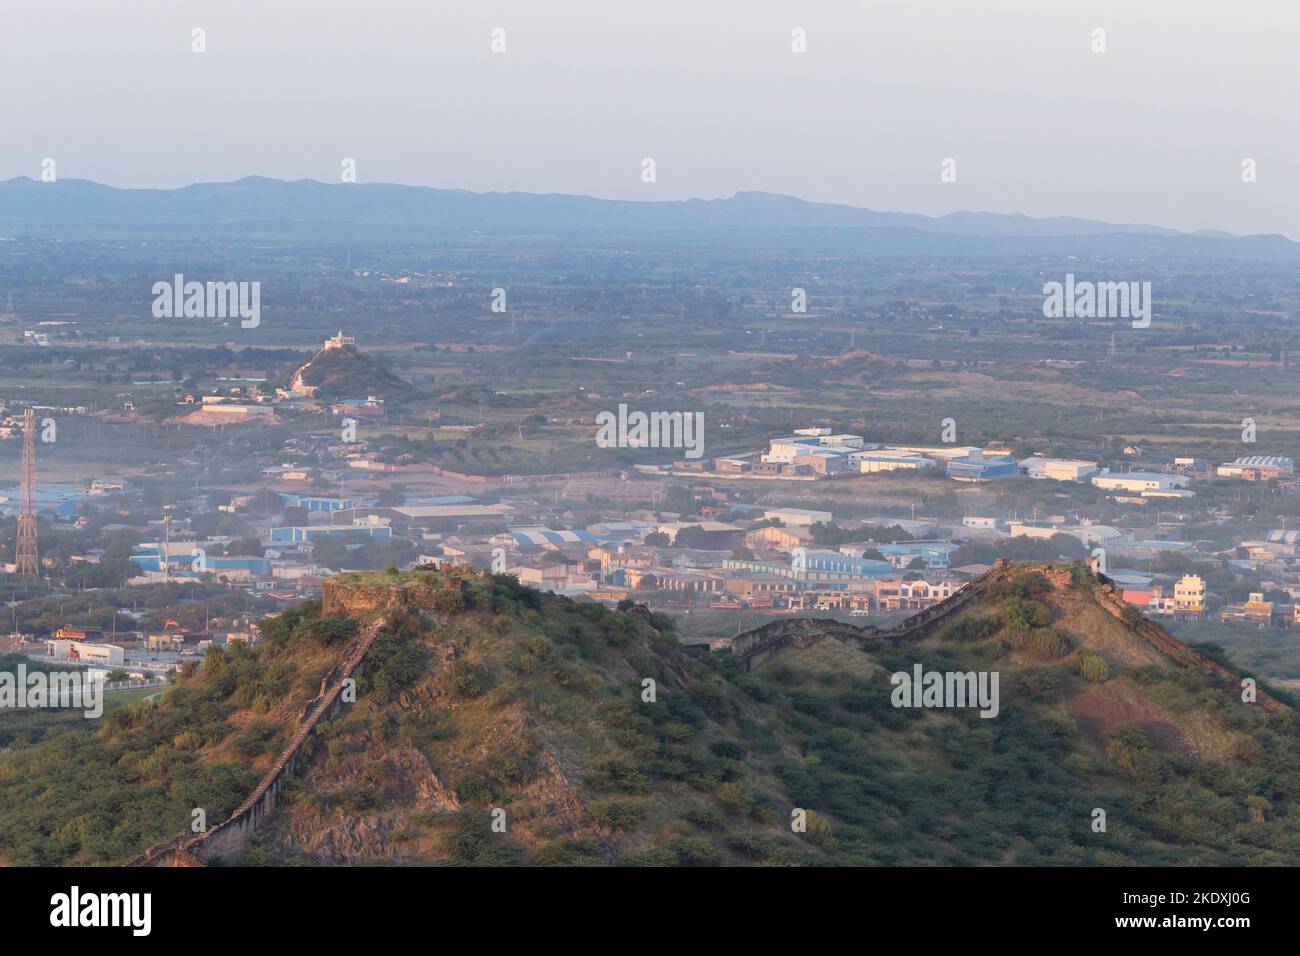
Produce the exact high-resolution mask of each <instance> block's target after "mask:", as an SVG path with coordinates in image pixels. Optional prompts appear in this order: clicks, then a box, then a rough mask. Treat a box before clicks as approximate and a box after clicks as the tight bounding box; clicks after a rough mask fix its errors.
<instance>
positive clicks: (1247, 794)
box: [0, 569, 1300, 865]
mask: <svg viewBox="0 0 1300 956" xmlns="http://www.w3.org/2000/svg"><path fill="white" fill-rule="evenodd" d="M1048 570H1053V569H1048ZM1057 572H1059V573H1057ZM428 576H429V572H411V573H408V574H406V575H401V576H396V577H393V576H390V575H382V574H372V575H359V576H352V577H349V578H347V579H346V581H348V582H350V583H354V584H356V585H357V586H358V587H362V588H372V589H379V590H380V591H381V592H382V589H383V588H385V587H388V586H395V585H398V584H402V583H407V582H411V581H418V580H422V579H423V580H427V579H428ZM464 588H465V590H464V591H448V592H446V593H445V594H442V595H439V597H438V599H437V601H436V602H434V603H433V604H432V605H431V606H430V607H428V608H426V609H419V608H414V607H406V608H402V609H399V610H396V611H394V612H392V613H390V615H389V617H388V621H387V624H386V625H385V627H384V628H383V630H382V631H381V632H380V635H379V637H378V638H377V639H376V641H375V643H374V644H373V645H372V647H371V649H370V651H369V652H368V654H367V655H366V668H365V672H364V676H363V677H361V678H360V680H359V683H358V687H357V697H356V701H355V702H354V703H349V704H347V705H346V706H345V707H344V709H343V710H342V711H341V712H340V713H339V714H338V715H337V717H336V718H335V719H334V720H331V721H329V722H328V723H327V724H325V725H323V727H322V728H321V729H320V730H319V731H318V732H317V733H316V734H315V735H314V736H313V737H311V738H308V741H307V744H306V745H305V750H304V756H305V757H306V758H307V759H306V760H304V761H301V763H302V765H303V769H302V770H301V771H300V772H299V774H298V775H297V777H296V778H295V779H294V780H293V781H292V782H291V783H290V784H289V785H288V787H287V788H286V789H285V791H284V793H283V794H282V796H281V802H280V805H279V806H278V807H277V808H276V810H275V812H274V813H273V814H272V815H271V818H270V819H269V821H268V822H267V823H266V824H265V825H264V826H263V827H262V828H260V829H259V830H258V832H257V835H256V837H255V839H254V842H253V844H252V846H251V847H250V848H248V849H247V851H246V852H245V853H244V856H243V862H247V863H259V864H289V863H312V864H317V863H332V864H341V863H362V862H391V863H422V864H428V863H436V864H584V865H588V864H590V865H608V864H614V865H708V864H796V865H798V864H803V865H826V864H884V865H899V864H904V865H931V864H935V863H939V864H1039V865H1041V864H1054V865H1057V864H1059V865H1117V864H1127V863H1139V864H1142V863H1145V864H1161V865H1175V864H1192V863H1204V864H1296V863H1298V862H1300V828H1298V827H1297V826H1296V824H1297V822H1300V741H1298V740H1297V736H1296V731H1295V728H1294V725H1293V721H1292V715H1291V713H1290V712H1289V710H1287V709H1286V708H1285V707H1282V706H1278V707H1276V708H1275V709H1273V710H1270V709H1267V708H1265V707H1262V706H1260V705H1258V704H1248V703H1243V702H1242V701H1241V691H1240V688H1239V687H1237V686H1236V684H1235V683H1234V682H1232V681H1230V680H1229V679H1228V678H1226V677H1224V676H1222V675H1216V674H1214V673H1206V672H1204V671H1203V670H1201V669H1199V668H1197V667H1194V666H1187V664H1185V663H1178V662H1175V661H1174V660H1172V659H1171V658H1170V657H1169V656H1168V655H1167V654H1166V653H1164V652H1162V651H1161V650H1159V649H1157V648H1156V647H1155V646H1153V644H1152V643H1151V641H1150V640H1147V639H1144V638H1142V637H1141V636H1139V635H1138V634H1136V633H1135V632H1134V629H1133V626H1132V624H1133V622H1132V621H1131V620H1129V621H1126V620H1123V619H1121V618H1119V617H1116V616H1115V615H1114V614H1112V613H1110V612H1109V611H1107V610H1106V608H1105V607H1104V606H1103V605H1102V603H1100V602H1099V600H1098V583H1097V581H1096V579H1094V578H1092V577H1091V576H1089V575H1087V574H1086V573H1083V572H1082V571H1081V570H1080V569H1074V570H1073V572H1070V571H1068V570H1064V571H1062V570H1061V569H1055V570H1054V572H1053V574H1052V575H1051V576H1050V579H1049V576H1045V575H1044V574H1042V573H1040V572H1039V570H1035V569H1019V570H1016V571H1008V572H1007V573H1006V574H1004V575H1003V576H1002V577H1001V578H999V579H998V580H997V581H995V582H994V583H993V584H991V585H990V586H989V587H988V588H987V589H985V590H984V591H982V593H980V594H978V596H976V597H975V598H974V599H972V600H970V601H969V602H968V603H967V604H965V606H963V607H962V608H961V610H960V611H958V612H957V613H955V614H953V615H951V616H947V617H941V618H940V619H939V620H938V621H937V622H935V623H934V625H933V627H930V628H929V629H928V630H927V631H924V632H918V633H917V635H916V639H915V640H909V641H906V642H899V643H891V642H890V641H889V640H888V639H887V636H882V637H873V636H871V635H870V634H869V633H866V632H864V635H863V636H862V638H861V639H854V640H848V641H843V640H840V639H837V638H831V637H827V638H823V639H821V640H814V641H812V642H811V643H809V642H807V641H801V642H800V643H802V644H804V645H805V646H802V647H797V648H795V647H792V648H788V649H785V650H782V651H778V652H777V653H776V654H775V655H773V656H771V657H770V658H768V659H767V660H765V661H764V662H763V663H762V664H760V665H758V666H756V667H755V668H754V669H753V670H746V669H745V665H746V661H744V660H742V659H741V658H738V657H736V656H734V655H733V654H731V653H730V652H724V653H714V654H712V655H708V656H702V655H701V654H698V653H696V652H695V651H694V650H692V651H688V650H686V649H685V648H683V647H682V646H681V645H680V644H679V642H678V641H677V639H676V637H675V635H674V633H673V631H672V629H671V626H670V622H668V621H667V620H666V619H664V618H662V617H661V616H658V615H650V614H648V613H646V612H644V611H643V610H638V611H634V612H632V613H619V612H614V611H610V610H607V609H604V608H601V607H598V606H594V605H584V604H575V603H573V602H570V601H567V600H563V599H558V598H554V597H550V596H543V595H541V594H539V593H537V592H535V591H532V590H530V589H527V588H523V587H521V586H519V585H518V584H517V583H516V582H515V581H514V579H512V578H505V577H495V578H494V577H490V576H477V575H471V576H467V577H466V578H465V579H464ZM355 626H356V625H355V624H354V623H352V622H349V621H348V620H346V619H344V618H341V617H333V616H322V614H321V610H320V606H319V605H317V604H309V605H305V606H303V607H302V608H300V609H297V610H295V611H291V612H288V613H286V614H283V615H281V616H280V617H279V618H277V619H274V620H272V621H268V622H267V625H266V628H265V637H266V639H265V640H264V641H263V642H262V644H261V645H259V646H257V647H254V648H251V649H250V648H245V647H242V646H235V647H232V648H229V649H227V650H225V651H213V652H211V653H210V654H209V656H208V658H207V659H206V660H205V661H204V662H203V664H202V666H201V667H198V668H195V669H194V671H193V673H190V674H188V675H187V676H186V677H185V678H184V679H183V680H182V682H181V684H180V686H179V687H177V688H176V689H173V690H171V691H169V692H168V693H167V694H166V695H164V696H163V697H162V698H161V699H160V700H159V702H158V703H157V704H155V705H147V704H146V705H134V706H133V707H131V708H124V709H122V710H121V711H120V714H121V716H118V715H117V714H115V715H114V716H113V717H112V718H111V719H109V720H108V722H107V724H106V726H104V727H103V728H101V729H99V730H97V731H93V730H89V731H88V730H83V729H81V728H74V729H72V730H60V731H59V732H58V733H57V734H54V735H51V736H50V737H47V738H46V739H45V740H42V741H40V742H38V743H35V744H32V745H29V746H15V747H13V748H11V750H10V752H9V753H7V754H5V755H4V757H3V758H0V800H2V802H0V806H3V807H4V808H5V809H4V810H3V811H0V853H3V855H4V859H5V860H6V861H7V862H11V863H23V862H67V861H79V862H110V861H113V860H121V859H125V858H127V857H129V856H130V855H132V854H133V853H135V852H139V851H140V850H142V849H143V848H144V846H145V845H147V844H148V843H150V842H152V841H153V840H157V839H161V838H163V837H165V836H168V835H170V834H171V833H174V832H176V831H179V830H180V829H182V828H183V827H184V826H186V825H187V824H188V822H189V818H190V816H189V815H190V812H191V809H192V807H195V806H202V807H204V808H205V809H206V810H207V812H208V818H209V821H213V822H215V821H217V820H220V819H223V818H224V817H222V816H221V814H222V813H229V811H230V810H231V809H232V808H233V807H234V805H235V804H237V803H238V802H239V798H240V796H241V794H240V788H241V787H244V786H246V785H247V784H248V782H249V780H250V778H253V779H255V778H256V777H257V776H258V775H259V773H260V772H261V771H264V770H265V769H266V768H267V767H268V766H270V764H271V762H272V761H273V759H274V753H275V751H276V745H277V743H279V742H280V741H282V740H283V739H285V738H287V735H288V733H289V730H290V728H291V727H292V726H293V722H294V720H295V719H296V718H297V716H298V715H299V714H300V713H301V710H302V708H303V707H304V706H305V705H306V704H307V702H308V701H310V700H311V699H312V697H313V696H314V695H315V694H316V692H317V689H318V687H319V683H320V680H321V677H322V675H323V674H325V673H326V671H327V670H328V669H329V667H330V666H331V662H333V661H334V658H337V656H338V654H339V652H340V649H341V648H342V647H343V646H344V645H345V644H346V642H347V640H348V638H349V637H350V635H351V634H352V633H353V631H354V630H355ZM916 664H920V665H921V667H922V669H923V670H925V671H940V672H949V671H951V672H966V671H971V672H984V673H986V674H987V673H992V672H996V673H997V674H998V676H999V701H998V712H997V716H996V717H992V718H984V717H981V716H980V715H979V711H978V710H977V709H975V708H969V707H968V708H907V707H896V706H895V705H894V701H895V699H896V694H895V691H896V687H895V684H894V682H893V681H892V680H891V675H893V674H895V673H900V672H905V673H910V672H911V671H912V669H913V667H914V665H916ZM647 680H651V681H653V682H654V685H653V686H654V694H653V700H651V699H649V698H650V696H651V695H650V694H649V692H648V687H649V685H647V683H646V681H647ZM109 807H116V808H117V809H116V811H114V812H112V813H110V812H109V809H108V808H109ZM1098 809H1100V810H1104V811H1105V820H1106V827H1105V832H1098V831H1097V830H1096V829H1095V828H1094V827H1095V823H1094V821H1095V820H1096V819H1097V817H1096V814H1095V811H1096V810H1098ZM798 811H802V813H799V812H798ZM798 820H802V821H803V824H804V826H803V827H802V828H801V830H800V831H799V832H796V830H795V829H794V828H792V822H794V821H798ZM494 823H495V824H496V826H495V827H494ZM34 831H35V832H39V834H40V838H35V837H33V836H32V835H31V834H32V833H33V832H34Z"/></svg>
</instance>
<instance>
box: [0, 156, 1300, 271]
mask: <svg viewBox="0 0 1300 956" xmlns="http://www.w3.org/2000/svg"><path fill="white" fill-rule="evenodd" d="M293 228H298V229H301V230H305V232H306V233H308V234H310V235H313V236H320V235H323V234H329V233H334V234H336V236H338V237H342V236H348V235H353V234H355V233H356V232H357V230H363V231H366V232H367V233H373V232H375V231H376V230H377V231H379V233H382V234H387V233H388V232H391V231H393V230H400V231H403V232H409V233H411V234H417V233H419V234H434V235H465V236H471V235H477V234H480V233H485V234H498V235H557V234H563V233H588V234H601V233H603V234H608V235H611V236H623V237H624V238H625V239H626V238H628V237H631V236H638V235H640V236H654V235H661V234H681V235H689V234H717V233H727V234H745V233H751V232H771V231H786V230H800V231H804V232H810V233H817V232H819V231H825V230H830V231H833V232H835V233H837V234H844V233H847V234H853V233H857V232H861V231H863V230H867V231H876V232H880V231H884V232H885V233H887V234H890V235H893V236H894V237H896V239H897V238H902V237H905V236H908V235H911V234H919V235H920V237H921V238H923V239H925V240H926V241H939V239H940V237H945V236H946V237H950V238H963V239H968V240H969V239H984V240H994V239H996V240H1014V239H1039V240H1042V239H1065V238H1069V239H1089V238H1092V239H1096V238H1100V237H1109V239H1110V241H1111V242H1117V241H1119V240H1120V239H1121V237H1126V238H1127V239H1128V240H1133V241H1136V240H1143V241H1145V243H1146V244H1144V245H1143V246H1141V248H1148V247H1150V248H1165V249H1167V250H1168V251H1175V250H1184V251H1192V250H1198V251H1212V250H1213V251H1218V252H1221V253H1229V252H1230V251H1233V252H1239V251H1241V250H1244V249H1249V250H1250V251H1251V252H1252V253H1253V254H1259V253H1261V252H1265V251H1274V252H1278V253H1282V254H1288V255H1289V254H1293V253H1294V252H1295V251H1296V248H1297V247H1296V244H1295V243H1292V242H1291V241H1289V240H1287V239H1286V238H1284V237H1282V236H1247V237H1238V236H1231V235H1229V234H1227V233H1222V232H1213V231H1206V232H1200V233H1180V232H1178V231H1176V230H1172V229H1165V228H1162V227H1159V226H1151V225H1141V224H1131V223H1107V222H1100V221H1096V220H1090V219H1082V218H1078V217H1070V216H1055V217H1049V218H1042V219H1036V218H1032V217H1029V216H1025V215H1021V214H1003V213H988V212H973V211H960V212H953V213H949V214H947V215H943V216H933V217H932V216H925V215H920V214H916V213H904V212H881V211H877V210H873V209H866V208H862V207H856V206H847V205H840V204H835V203H821V202H810V201H807V200H803V199H799V198H796V197H793V196H785V195H778V194H773V193H765V192H738V193H736V194H735V195H733V196H730V197H727V198H722V199H687V200H680V201H662V200H660V201H653V200H650V201H630V200H615V199H601V198H596V197H592V196H580V195H565V194H559V193H547V194H540V193H523V192H489V193H474V192H470V191H468V190H464V189H436V188H432V187H422V186H406V185H400V184H395V183H347V184H343V183H323V182H318V181H315V180H309V179H299V180H293V181H285V180H277V179H269V178H266V177H262V176H250V177H246V178H244V179H240V180H236V181H234V182H226V183H195V184H193V185H190V186H185V187H181V188H178V189H119V188H115V187H111V186H106V185H103V184H100V183H95V182H91V181H89V180H77V179H61V180H59V181H57V182H55V183H42V182H36V181H34V180H32V179H29V178H26V177H19V178H15V179H10V180H6V181H4V182H0V229H3V230H5V231H6V232H10V233H12V234H18V235H24V234H33V235H45V234H51V235H59V236H91V235H125V234H134V233H140V232H157V231H158V230H162V229H165V230H167V231H168V233H169V234H176V235H205V236H207V235H213V234H216V233H219V232H235V233H239V234H243V235H259V234H263V233H266V234H272V233H284V232H285V231H286V230H289V231H292V229H293Z"/></svg>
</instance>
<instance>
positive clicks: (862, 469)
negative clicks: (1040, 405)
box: [646, 428, 1295, 502]
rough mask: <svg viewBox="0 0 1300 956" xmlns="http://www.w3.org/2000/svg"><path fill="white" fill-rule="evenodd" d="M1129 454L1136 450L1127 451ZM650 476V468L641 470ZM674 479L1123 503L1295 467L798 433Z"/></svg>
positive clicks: (1288, 472) (1253, 458) (697, 465)
mask: <svg viewBox="0 0 1300 956" xmlns="http://www.w3.org/2000/svg"><path fill="white" fill-rule="evenodd" d="M1135 451H1136V449H1135ZM646 470H655V469H646ZM658 470H663V471H667V472H669V473H674V474H698V473H701V472H710V473H712V474H713V475H714V476H717V477H744V478H775V479H791V480H803V481H811V480H816V479H820V478H832V477H836V476H846V475H864V474H879V473H882V472H898V473H903V474H906V473H909V472H912V473H926V474H938V475H944V476H946V477H948V478H951V479H953V480H954V481H996V480H998V479H1002V478H1013V477H1016V476H1018V475H1023V476H1026V477H1029V478H1037V479H1046V480H1054V481H1076V482H1081V481H1087V482H1091V483H1092V484H1093V485H1094V486H1096V487H1097V488H1101V489H1103V490H1104V491H1107V492H1109V493H1111V494H1113V495H1114V496H1116V497H1118V498H1121V499H1122V500H1126V501H1137V502H1143V501H1145V500H1146V499H1154V498H1183V497H1191V496H1192V494H1193V492H1192V491H1190V490H1188V488H1187V486H1188V484H1189V483H1190V482H1191V480H1192V478H1200V477H1210V476H1212V475H1217V476H1218V477H1221V478H1240V479H1243V480H1246V481H1269V480H1273V479H1278V478H1292V477H1294V475H1295V462H1294V461H1292V459H1290V458H1285V457H1280V456H1272V455H1248V456H1244V457H1241V458H1238V459H1237V460H1235V461H1232V462H1227V463H1225V464H1222V465H1220V466H1218V468H1217V469H1213V470H1212V469H1210V468H1209V466H1208V463H1206V462H1202V461H1200V460H1199V459H1195V458H1177V459H1175V460H1174V462H1173V463H1172V464H1171V465H1170V467H1169V468H1168V470H1167V471H1160V472H1153V471H1127V472H1111V471H1110V469H1108V468H1102V467H1099V466H1098V463H1097V462H1095V461H1083V460H1077V459H1069V458H1052V457H1048V456H1044V455H1033V456H1031V457H1029V458H1023V459H1017V458H1016V457H1015V456H1014V455H1012V454H1010V453H1009V452H1008V451H1007V450H1006V448H1004V447H1002V446H1001V445H999V444H994V445H990V446H988V447H985V448H981V447H977V446H973V445H957V444H943V445H881V444H877V443H870V442H867V441H866V440H865V439H864V438H863V436H861V435H848V434H837V433H834V432H832V430H831V429H829V428H800V429H796V430H795V431H794V432H793V433H792V434H790V435H784V436H781V437H779V438H773V439H771V440H770V441H769V443H768V449H767V451H762V452H754V453H752V454H747V455H728V456H724V457H718V458H712V459H705V458H701V459H697V460H693V461H692V460H682V461H676V462H674V463H673V464H672V465H671V466H670V467H668V468H665V469H658Z"/></svg>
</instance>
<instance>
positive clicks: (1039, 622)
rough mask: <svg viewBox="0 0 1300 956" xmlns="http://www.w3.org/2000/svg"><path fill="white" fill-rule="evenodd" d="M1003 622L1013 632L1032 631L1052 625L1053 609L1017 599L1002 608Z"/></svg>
mask: <svg viewBox="0 0 1300 956" xmlns="http://www.w3.org/2000/svg"><path fill="white" fill-rule="evenodd" d="M1002 621H1003V623H1004V624H1006V626H1007V627H1009V628H1012V629H1013V630H1031V629H1033V628H1035V627H1047V625H1049V624H1051V623H1052V609H1051V608H1049V607H1048V606H1047V605H1046V604H1042V603H1040V602H1038V601H1031V600H1029V599H1028V598H1016V599H1013V600H1010V601H1008V602H1007V603H1006V604H1004V605H1003V606H1002Z"/></svg>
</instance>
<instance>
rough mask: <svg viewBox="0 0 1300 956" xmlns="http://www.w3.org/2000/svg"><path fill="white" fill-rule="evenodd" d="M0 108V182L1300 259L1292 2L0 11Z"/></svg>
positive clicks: (185, 1) (502, 3) (848, 0)
mask: <svg viewBox="0 0 1300 956" xmlns="http://www.w3.org/2000/svg"><path fill="white" fill-rule="evenodd" d="M326 11H328V12H326ZM195 27H202V28H204V29H205V30H206V31H207V52H205V53H202V54H197V53H193V52H191V42H192V41H191V31H192V30H193V29H194V28H195ZM1097 27H1101V28H1103V29H1104V30H1105V31H1106V46H1107V52H1105V53H1093V52H1092V51H1091V45H1092V42H1093V40H1092V31H1093V29H1094V28H1097ZM494 28H502V29H504V30H505V37H506V52H505V53H502V54H494V53H493V52H492V51H491V49H490V45H491V32H492V30H493V29H494ZM795 28H802V29H803V30H805V31H806V35H807V52H806V53H802V54H796V53H794V52H792V51H791V42H792V40H791V31H792V30H794V29H795ZM0 89H3V90H4V91H5V95H4V98H3V104H2V105H0V178H9V177H11V176H19V175H26V176H33V177H37V176H39V174H40V163H41V160H42V159H43V158H45V157H53V158H54V159H55V160H56V161H57V164H58V174H59V176H60V178H86V179H94V180H98V181H101V182H106V183H109V184H111V185H117V186H163V187H170V186H181V185H186V184H188V183H191V182H196V181H212V180H228V179H236V178H239V177H241V176H246V175H251V174H259V175H266V176H275V177H280V178H288V179H295V178H312V179H320V180H327V181H331V180H332V181H337V180H338V178H339V169H340V163H341V162H342V160H343V158H344V157H354V158H355V159H356V161H357V171H358V179H359V180H360V181H372V182H373V181H388V182H402V183H411V184H419V185H430V186H440V187H456V188H465V189H471V190H476V191H486V190H524V191H529V192H566V193H584V194H590V195H596V196H605V197H613V198H625V199H682V198H688V197H692V196H702V197H717V196H728V195H731V194H732V193H734V192H736V191H737V190H746V189H758V190H766V191H770V192H782V193H789V194H792V195H796V196H801V197H804V198H807V199H814V200H822V201H830V202H842V203H849V204H853V205H859V206H867V207H871V208H874V209H884V210H902V211H908V212H921V213H928V214H932V215H933V214H941V213H945V212H951V211H953V210H958V209H978V210H989V211H995V212H1023V213H1026V214H1029V215H1033V216H1050V215H1074V216H1082V217H1087V218H1095V219H1105V220H1110V221H1117V222H1144V223H1153V224H1156V225H1163V226H1170V227H1173V228H1179V229H1202V228H1219V229H1226V230H1229V231H1233V232H1281V233H1285V234H1287V235H1289V236H1291V237H1293V238H1300V177H1298V176H1297V172H1300V161H1298V159H1297V157H1300V121H1298V120H1297V113H1296V110H1297V106H1298V105H1300V0H1232V2H1224V0H1215V2H1211V0H1124V2H1121V0H1091V2H1083V0H799V2H795V0H648V2H643V3H636V2H633V0H518V2H516V0H365V2H342V0H310V2H308V0H219V2H206V0H204V2H194V0H124V2H117V3H109V2H104V0H4V9H3V26H2V28H0ZM643 157H653V158H654V159H655V161H656V163H657V173H658V180H657V182H655V183H654V184H645V183H642V182H641V177H640V163H641V160H642V158H643ZM946 157H953V158H955V159H956V161H957V182H956V183H943V182H941V181H940V175H939V172H940V163H941V162H942V160H943V159H944V158H946ZM1246 157H1250V158H1253V159H1255V160H1256V162H1257V164H1258V166H1257V168H1258V181H1257V182H1255V183H1253V184H1250V185H1246V184H1243V183H1242V181H1241V163H1242V160H1243V159H1244V158H1246Z"/></svg>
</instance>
